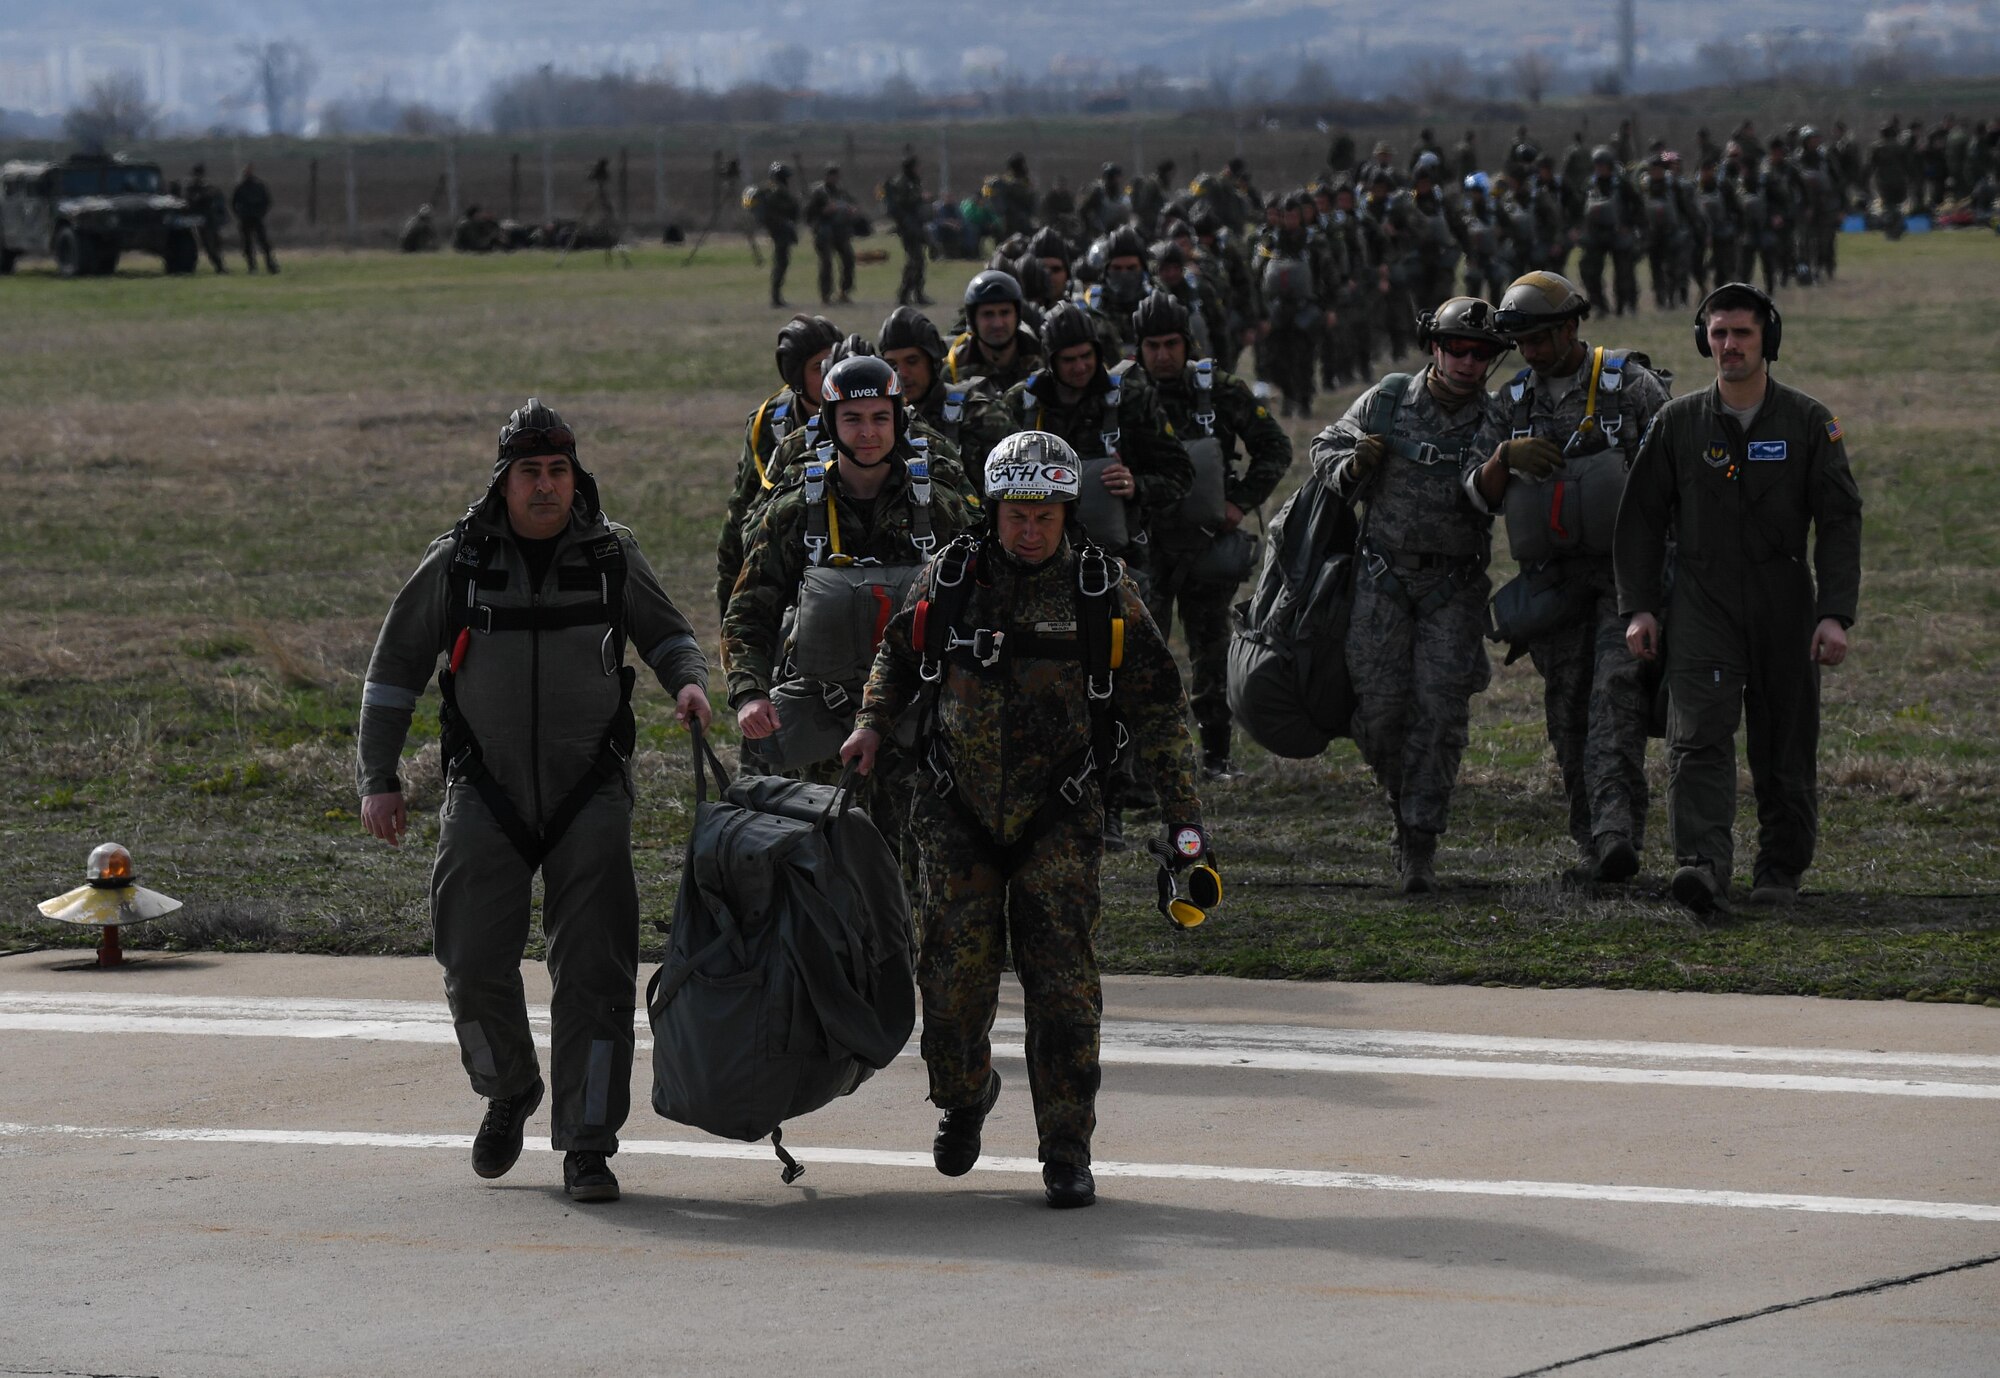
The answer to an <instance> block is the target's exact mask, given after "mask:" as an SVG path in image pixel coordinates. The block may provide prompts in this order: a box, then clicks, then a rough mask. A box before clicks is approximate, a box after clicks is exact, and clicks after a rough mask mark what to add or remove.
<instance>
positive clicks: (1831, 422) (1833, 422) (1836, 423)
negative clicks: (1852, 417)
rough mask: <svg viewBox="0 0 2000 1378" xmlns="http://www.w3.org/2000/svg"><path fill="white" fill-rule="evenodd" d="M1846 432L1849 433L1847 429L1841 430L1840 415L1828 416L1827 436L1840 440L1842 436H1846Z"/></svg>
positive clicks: (1830, 438) (1829, 438)
mask: <svg viewBox="0 0 2000 1378" xmlns="http://www.w3.org/2000/svg"><path fill="white" fill-rule="evenodd" d="M1846 434H1847V433H1846V432H1845V431H1843V430H1841V429H1840V418H1839V417H1837V416H1829V417H1828V418H1827V419H1826V438H1827V439H1828V440H1839V439H1841V438H1842V437H1844V436H1845V435H1846Z"/></svg>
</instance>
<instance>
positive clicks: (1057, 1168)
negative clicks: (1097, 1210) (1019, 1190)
mask: <svg viewBox="0 0 2000 1378" xmlns="http://www.w3.org/2000/svg"><path fill="white" fill-rule="evenodd" d="M1042 1195H1044V1196H1046V1197H1047V1198H1048V1201H1049V1204H1050V1205H1051V1206H1054V1207H1055V1208H1056V1209H1057V1210H1059V1211H1067V1210H1075V1209H1076V1208H1077V1207H1079V1206H1090V1205H1095V1204H1096V1202H1097V1179H1096V1178H1094V1177H1092V1176H1091V1175H1090V1169H1089V1168H1087V1167H1085V1166H1084V1165H1083V1164H1082V1163H1043V1164H1042Z"/></svg>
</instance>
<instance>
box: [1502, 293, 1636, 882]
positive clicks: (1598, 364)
mask: <svg viewBox="0 0 2000 1378" xmlns="http://www.w3.org/2000/svg"><path fill="white" fill-rule="evenodd" d="M1589 315H1590V303H1589V302H1588V301H1587V300H1585V299H1584V297H1583V295H1582V293H1580V292H1578V291H1577V290H1576V287H1575V285H1574V284H1572V283H1571V282H1570V281H1569V280H1568V279H1567V278H1562V277H1558V276H1556V275H1555V274H1554V273H1529V274H1528V275H1527V276H1525V277H1523V278H1520V279H1519V280H1517V281H1516V282H1515V283H1514V284H1513V285H1512V286H1511V287H1509V288H1508V289H1507V295H1506V296H1505V297H1503V298H1502V299H1501V302H1500V310H1499V312H1498V316H1497V320H1498V324H1499V328H1500V330H1501V331H1502V332H1503V333H1504V334H1506V335H1507V336H1508V338H1510V339H1511V340H1512V341H1513V343H1514V346H1515V348H1517V349H1519V350H1520V351H1521V357H1522V359H1523V360H1525V361H1526V363H1527V367H1525V368H1523V369H1522V370H1521V371H1520V372H1519V373H1517V374H1515V375H1514V379H1513V381H1512V382H1511V383H1510V384H1508V386H1507V387H1506V388H1503V389H1502V390H1501V394H1500V400H1501V406H1502V408H1503V411H1504V413H1505V414H1506V415H1507V419H1508V431H1509V435H1510V437H1511V438H1510V439H1509V440H1508V441H1507V442H1506V443H1505V444H1503V445H1501V446H1500V447H1499V449H1498V450H1496V451H1495V452H1494V453H1493V455H1492V457H1491V458H1490V459H1489V458H1487V456H1486V455H1484V454H1482V455H1480V456H1478V459H1480V460H1483V461H1484V463H1483V464H1480V465H1479V466H1478V467H1477V468H1476V469H1475V470H1474V471H1473V472H1472V473H1470V474H1468V476H1467V485H1466V486H1467V491H1468V492H1469V493H1470V494H1471V495H1472V496H1473V497H1474V499H1475V500H1477V501H1479V502H1481V503H1483V504H1484V505H1485V506H1486V508H1487V510H1489V511H1493V512H1500V513H1504V515H1505V519H1506V523H1507V541H1508V545H1509V547H1510V549H1511V550H1512V552H1513V555H1514V558H1515V559H1516V560H1518V561H1520V563H1521V574H1520V578H1521V580H1522V581H1524V582H1523V586H1522V587H1523V589H1524V590H1525V589H1530V588H1532V589H1536V590H1539V591H1541V592H1542V594H1543V597H1544V598H1545V599H1546V600H1547V601H1548V606H1549V607H1551V608H1552V609H1553V616H1550V617H1548V618H1546V619H1544V620H1543V621H1542V625H1540V626H1536V627H1529V628H1525V629H1523V631H1524V633H1525V635H1524V636H1523V638H1522V640H1523V642H1525V645H1526V648H1527V651H1528V654H1529V655H1530V656H1532V657H1533V658H1534V663H1535V669H1536V670H1537V671H1538V672H1539V673H1540V674H1541V676H1542V686H1543V687H1542V706H1543V712H1544V715H1545V717H1546V719H1547V725H1548V736H1549V744H1550V745H1551V746H1553V747H1554V748H1555V753H1556V762H1557V764H1558V765H1559V766H1560V767H1561V769H1562V779H1563V792H1564V794H1565V795H1566V796H1567V797H1568V800H1569V832H1570V837H1571V839H1572V840H1573V841H1574V842H1575V843H1576V847H1577V852H1578V854H1579V856H1580V858H1581V860H1580V864H1579V866H1578V868H1577V870H1576V871H1575V872H1573V873H1572V878H1574V879H1582V880H1597V881H1610V882H1617V881H1624V880H1629V879H1631V878H1632V877H1633V876H1634V875H1636V874H1637V873H1638V870H1639V857H1640V855H1641V853H1642V852H1644V850H1645V845H1646V805H1647V799H1648V790H1647V784H1646V721H1647V716H1648V710H1649V706H1650V705H1649V702H1648V695H1647V694H1646V692H1645V690H1644V689H1643V688H1642V686H1641V681H1640V674H1639V666H1638V662H1636V661H1635V660H1633V658H1632V655H1631V653H1630V652H1629V651H1627V650H1626V649H1625V619H1624V618H1623V617H1621V616H1620V614H1619V608H1618V585H1617V580H1616V578H1615V576H1614V574H1613V571H1612V567H1611V543H1610V536H1611V528H1612V526H1613V524H1614V523H1615V521H1616V519H1617V514H1618V497H1619V494H1620V493H1621V492H1622V491H1623V489H1624V484H1625V474H1626V471H1627V469H1628V468H1629V467H1630V466H1631V462H1632V456H1633V455H1634V454H1635V453H1636V452H1637V451H1638V448H1639V439H1640V437H1641V436H1642V435H1644V434H1645V431H1646V427H1647V426H1648V425H1650V424H1651V423H1652V420H1653V417H1654V416H1655V415H1656V414H1657V413H1658V412H1659V410H1660V408H1661V407H1663V406H1664V405H1666V401H1667V383H1666V381H1664V380H1663V379H1662V378H1661V376H1660V375H1659V374H1657V373H1655V372H1654V370H1653V369H1652V368H1651V367H1650V364H1649V361H1648V360H1647V358H1646V356H1645V355H1643V354H1634V353H1632V352H1631V351H1629V350H1622V349H1593V348H1591V346H1590V344H1589V343H1588V342H1587V341H1585V340H1583V339H1582V338H1580V337H1579V334H1578V331H1579V329H1580V327H1581V324H1582V322H1583V321H1584V320H1585V319H1586V318H1587V317H1588V316H1589ZM1556 470H1560V471H1561V477H1560V479H1559V480H1557V481H1555V482H1550V481H1547V480H1549V479H1550V476H1551V474H1552V473H1554V472H1555V471H1556ZM1558 485H1559V486H1558ZM1521 644H1522V642H1517V643H1516V646H1515V649H1514V651H1513V652H1512V654H1514V655H1518V654H1519V652H1520V647H1521Z"/></svg>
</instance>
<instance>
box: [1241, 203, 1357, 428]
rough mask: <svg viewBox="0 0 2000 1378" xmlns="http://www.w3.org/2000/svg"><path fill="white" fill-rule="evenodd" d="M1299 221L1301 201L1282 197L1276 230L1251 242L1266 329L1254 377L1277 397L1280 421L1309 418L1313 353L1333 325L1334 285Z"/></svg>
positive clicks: (1325, 259) (1326, 265)
mask: <svg viewBox="0 0 2000 1378" xmlns="http://www.w3.org/2000/svg"><path fill="white" fill-rule="evenodd" d="M1304 218H1305V204H1304V198H1303V197H1287V198H1285V201H1284V204H1283V205H1282V206H1280V207H1279V210H1278V223H1277V225H1276V226H1275V227H1273V228H1270V229H1266V230H1265V231H1264V233H1263V234H1262V235H1260V236H1259V237H1258V240H1257V259H1256V261H1257V280H1258V284H1257V285H1258V291H1259V295H1260V297H1261V298H1262V300H1263V304H1264V310H1265V311H1266V312H1267V313H1268V327H1269V328H1268V330H1267V331H1266V332H1265V334H1264V337H1263V341H1262V343H1261V345H1260V347H1259V349H1258V354H1257V372H1258V374H1259V376H1261V377H1263V378H1266V379H1268V380H1269V381H1270V382H1271V383H1273V384H1274V385H1275V386H1276V387H1277V388H1278V390H1279V391H1280V392H1281V393H1282V394H1283V398H1284V400H1283V401H1282V402H1281V403H1280V406H1279V412H1280V414H1281V415H1283V416H1291V415H1293V414H1294V413H1296V414H1297V415H1299V416H1311V415H1312V399H1313V351H1314V350H1315V349H1316V348H1317V347H1318V344H1319V339H1320V336H1321V334H1322V333H1323V332H1324V331H1326V330H1330V329H1331V328H1332V327H1333V326H1334V325H1335V324H1336V323H1337V321H1338V317H1337V316H1336V315H1335V314H1334V309H1333V302H1334V297H1335V293H1336V292H1337V291H1338V290H1339V284H1338V281H1337V280H1336V279H1335V278H1333V277H1332V276H1331V275H1330V272H1329V269H1330V267H1331V262H1330V259H1329V257H1328V256H1327V255H1325V254H1323V253H1321V252H1319V251H1318V250H1317V248H1316V246H1315V245H1314V244H1313V243H1312V241H1311V240H1310V239H1309V238H1308V236H1307V233H1306V229H1305V225H1304V223H1303V222H1304Z"/></svg>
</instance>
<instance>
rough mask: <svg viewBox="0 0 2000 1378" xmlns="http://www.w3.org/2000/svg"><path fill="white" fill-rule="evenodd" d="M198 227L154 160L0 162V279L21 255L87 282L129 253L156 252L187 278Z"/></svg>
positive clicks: (95, 157)
mask: <svg viewBox="0 0 2000 1378" xmlns="http://www.w3.org/2000/svg"><path fill="white" fill-rule="evenodd" d="M200 224H201V216H200V214H199V212H198V211H196V210H195V209H193V208H191V207H190V206H189V205H188V204H187V202H185V201H183V200H181V199H180V198H179V197H178V196H169V195H167V194H166V186H165V182H164V181H163V179H162V178H161V176H160V169H159V166H158V165H157V164H155V163H148V162H141V161H138V160H135V159H131V158H127V157H125V156H124V155H122V154H120V155H117V156H107V155H104V154H97V153H77V154H72V155H71V156H70V157H69V158H67V159H65V160H64V161H62V162H60V163H27V162H12V163H4V164H0V274H4V273H11V272H13V271H14V264H15V262H16V261H17V260H19V259H20V258H22V257H23V256H48V257H52V258H54V259H55V261H56V271H57V272H58V273H60V274H62V276H64V277H66V278H76V277H91V276H94V275H96V274H99V273H110V272H112V271H114V270H115V269H116V268H117V267H118V260H119V258H120V256H122V255H124V254H128V253H141V254H158V255H159V256H160V258H161V260H162V261H163V262H164V263H165V264H166V268H167V271H168V272H169V273H192V272H193V271H194V268H195V262H196V259H197V258H198V257H199V255H200V246H199V244H198V243H197V241H196V239H195V231H196V229H197V228H198V227H199V226H200Z"/></svg>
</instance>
